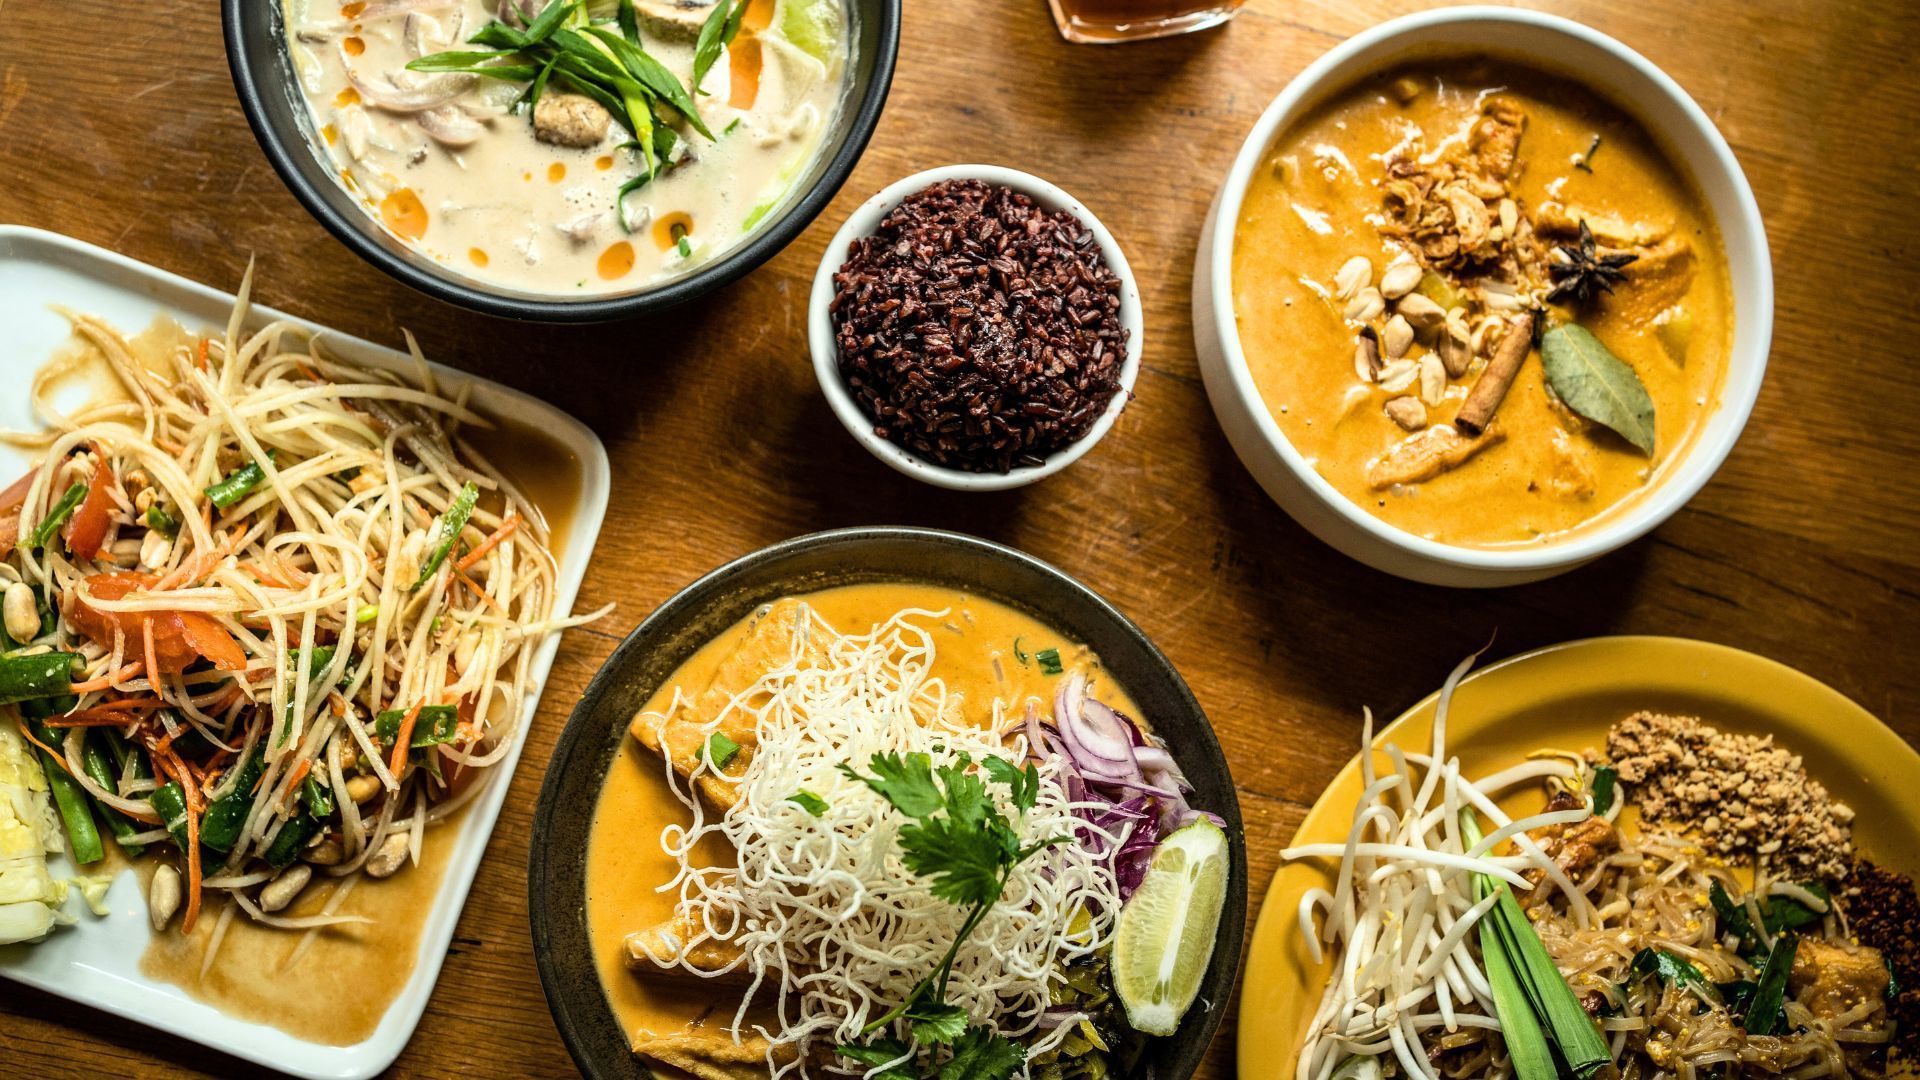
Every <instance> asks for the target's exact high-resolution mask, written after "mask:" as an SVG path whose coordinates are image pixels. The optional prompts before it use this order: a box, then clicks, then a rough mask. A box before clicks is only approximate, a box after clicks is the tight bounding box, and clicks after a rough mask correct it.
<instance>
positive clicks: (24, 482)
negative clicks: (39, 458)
mask: <svg viewBox="0 0 1920 1080" xmlns="http://www.w3.org/2000/svg"><path fill="white" fill-rule="evenodd" d="M39 473H40V470H39V469H28V470H27V475H25V476H23V477H21V478H20V479H18V480H15V481H14V482H13V483H12V484H11V485H10V486H8V488H7V490H5V491H0V559H4V558H7V557H8V556H10V555H12V554H13V548H14V545H15V544H18V543H19V542H20V507H21V506H22V505H24V504H25V503H26V501H27V489H28V488H30V487H32V486H33V478H34V477H35V476H37V475H39Z"/></svg>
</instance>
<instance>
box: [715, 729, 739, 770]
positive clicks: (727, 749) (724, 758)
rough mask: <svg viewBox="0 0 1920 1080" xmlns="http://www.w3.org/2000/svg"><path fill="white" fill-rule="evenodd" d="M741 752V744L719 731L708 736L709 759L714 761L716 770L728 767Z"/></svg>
mask: <svg viewBox="0 0 1920 1080" xmlns="http://www.w3.org/2000/svg"><path fill="white" fill-rule="evenodd" d="M739 753H740V744H739V743H737V742H734V741H733V740H732V739H729V738H727V737H726V736H725V735H722V734H720V733H719V732H717V731H716V732H714V733H713V734H711V735H709V736H707V760H708V761H710V762H712V763H713V768H714V771H715V772H718V771H719V770H721V769H724V768H726V767H727V764H728V763H729V762H731V761H732V760H733V759H734V757H735V756H737V755H738V754H739Z"/></svg>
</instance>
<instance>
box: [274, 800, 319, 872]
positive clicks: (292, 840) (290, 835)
mask: <svg viewBox="0 0 1920 1080" xmlns="http://www.w3.org/2000/svg"><path fill="white" fill-rule="evenodd" d="M319 831H320V823H319V822H317V821H315V820H313V817H312V816H311V815H309V814H305V813H302V814H301V815H300V816H299V817H296V818H292V819H290V820H288V822H287V823H286V824H285V825H282V826H280V832H279V834H278V835H277V836H275V837H274V838H273V843H272V844H271V845H269V846H268V848H267V865H268V866H271V867H273V868H274V869H275V870H279V869H281V868H283V867H285V866H287V865H288V864H290V863H292V862H293V860H294V859H296V858H298V857H299V855H300V849H301V848H303V847H306V846H307V841H308V840H311V839H313V834H314V833H317V832H319Z"/></svg>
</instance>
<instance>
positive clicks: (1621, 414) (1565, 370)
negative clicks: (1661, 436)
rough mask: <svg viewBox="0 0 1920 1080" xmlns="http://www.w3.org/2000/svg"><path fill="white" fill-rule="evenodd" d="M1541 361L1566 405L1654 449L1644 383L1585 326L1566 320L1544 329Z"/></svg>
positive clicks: (1649, 451)
mask: <svg viewBox="0 0 1920 1080" xmlns="http://www.w3.org/2000/svg"><path fill="white" fill-rule="evenodd" d="M1540 361H1541V364H1542V366H1543V367H1544V368H1545V369H1546V373H1547V385H1548V386H1550V387H1552V388H1553V392H1554V394H1556V395H1557V396H1558V397H1559V398H1560V400H1561V401H1562V402H1565V403H1566V406H1567V408H1569V409H1572V410H1573V411H1574V412H1575V413H1578V414H1579V415H1580V416H1582V417H1585V418H1586V419H1588V420H1591V421H1593V422H1594V423H1596V424H1600V425H1601V426H1603V427H1606V428H1610V429H1612V431H1613V432H1614V433H1615V434H1617V435H1619V436H1620V437H1621V438H1623V439H1625V440H1627V441H1628V442H1630V443H1632V444H1633V445H1635V446H1637V447H1639V448H1640V452H1641V453H1643V454H1646V455H1648V456H1649V457H1651V456H1652V455H1653V399H1652V398H1650V397H1648V396H1647V388H1646V385H1645V384H1643V383H1642V382H1641V381H1640V376H1638V375H1635V374H1634V373H1633V369H1632V368H1630V367H1628V366H1627V365H1626V364H1625V363H1623V362H1622V361H1621V360H1620V358H1619V357H1617V356H1615V355H1613V353H1612V352H1610V351H1608V349H1607V347H1606V346H1605V345H1603V344H1601V342H1600V339H1599V338H1597V337H1594V336H1593V334H1592V333H1591V332H1590V331H1588V330H1587V328H1586V327H1584V326H1580V325H1578V324H1577V323H1566V324H1563V325H1561V326H1556V327H1554V328H1553V329H1551V330H1549V331H1547V332H1546V334H1545V336H1543V337H1542V338H1541V339H1540Z"/></svg>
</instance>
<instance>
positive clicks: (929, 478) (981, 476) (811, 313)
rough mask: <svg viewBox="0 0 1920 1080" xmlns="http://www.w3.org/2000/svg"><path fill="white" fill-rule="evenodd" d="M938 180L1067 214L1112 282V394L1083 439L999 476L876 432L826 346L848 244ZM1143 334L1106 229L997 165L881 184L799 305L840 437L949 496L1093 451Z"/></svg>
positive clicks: (1128, 390)
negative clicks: (1116, 306) (1121, 350)
mask: <svg viewBox="0 0 1920 1080" xmlns="http://www.w3.org/2000/svg"><path fill="white" fill-rule="evenodd" d="M943 180H981V181H984V182H986V183H989V184H997V185H1000V186H1002V187H1008V188H1012V189H1013V190H1014V191H1017V192H1019V193H1021V194H1022V195H1025V196H1027V197H1029V198H1031V199H1032V200H1033V201H1034V202H1035V203H1037V204H1038V205H1039V206H1040V207H1042V208H1043V209H1046V210H1049V211H1052V210H1065V211H1067V212H1068V213H1071V214H1072V215H1073V216H1075V217H1077V218H1079V219H1080V220H1081V221H1083V222H1085V223H1086V226H1087V228H1088V230H1089V231H1091V232H1092V233H1093V237H1094V242H1095V243H1096V244H1098V245H1099V247H1100V254H1101V256H1102V257H1104V258H1105V259H1106V260H1107V265H1108V266H1109V267H1111V268H1112V270H1113V273H1114V276H1115V277H1118V278H1119V279H1120V326H1121V328H1123V329H1124V330H1126V332H1127V355H1126V359H1125V361H1124V362H1122V363H1121V365H1120V389H1119V390H1118V391H1116V392H1115V393H1114V395H1113V400H1112V401H1109V402H1108V403H1107V409H1106V411H1105V412H1103V413H1101V414H1100V418H1099V419H1098V420H1095V421H1094V422H1093V426H1092V427H1091V428H1088V429H1087V433H1086V434H1085V435H1083V436H1081V437H1080V438H1079V439H1077V440H1075V441H1074V442H1073V443H1072V444H1070V445H1069V446H1067V447H1066V449H1064V450H1060V451H1057V452H1055V453H1053V454H1051V455H1049V456H1048V457H1047V459H1046V460H1045V461H1042V462H1041V463H1040V464H1038V465H1022V466H1019V467H1016V468H1014V469H1013V470H1012V471H1010V472H1006V473H975V472H967V471H965V470H963V469H950V468H947V467H946V466H944V465H937V464H935V463H934V462H931V461H928V460H927V459H926V458H923V457H921V456H919V455H918V454H915V453H913V452H912V451H910V450H908V449H906V448H905V447H903V446H900V445H899V444H897V443H895V442H892V441H891V440H889V439H887V438H885V437H884V436H881V435H879V434H876V433H875V432H874V430H873V420H872V419H871V418H869V417H868V416H867V414H866V413H865V412H864V411H863V410H862V409H861V408H860V404H859V403H858V402H856V401H855V400H854V399H853V394H852V393H850V392H849V391H848V390H847V384H846V383H845V381H843V380H842V379H841V377H840V351H839V349H838V347H836V346H835V344H834V339H833V317H832V315H831V314H830V313H829V311H828V308H829V307H830V306H831V305H832V304H833V295H834V287H833V275H834V274H836V273H838V272H839V270H840V267H841V265H842V264H844V263H845V262H846V261H847V248H848V247H849V246H850V245H852V243H853V242H854V241H855V240H858V239H862V238H864V237H868V236H872V235H873V233H874V231H875V230H876V229H877V228H879V226H880V219H881V218H883V217H885V216H887V214H888V212H890V211H891V210H892V209H893V208H894V207H896V206H899V205H900V204H901V203H902V202H904V201H906V198H907V196H909V195H912V194H913V193H915V192H917V191H919V190H920V189H922V188H924V187H927V186H928V185H931V184H937V183H940V182H941V181H943ZM1145 330H1146V325H1145V319H1144V318H1143V317H1142V315H1141V312H1140V286H1139V283H1138V282H1136V281H1135V280H1134V278H1133V270H1132V268H1130V267H1129V266H1128V265H1127V257H1126V255H1124V254H1122V253H1121V251H1120V245H1119V243H1118V242H1116V241H1115V240H1114V238H1113V234H1112V233H1110V232H1108V231H1107V227H1106V226H1105V225H1102V224H1100V219H1099V218H1097V217H1094V216H1093V211H1091V210H1088V209H1087V208H1086V206H1085V205H1084V204H1082V203H1081V202H1080V200H1078V199H1076V198H1074V197H1073V196H1071V195H1069V194H1067V193H1066V192H1064V191H1062V190H1060V189H1059V188H1057V187H1055V186H1054V185H1052V184H1050V183H1048V182H1047V181H1045V180H1042V179H1040V178H1039V177H1037V176H1032V175H1029V174H1027V173H1023V172H1021V171H1019V170H1018V169H1008V168H1005V167H1003V166H999V165H945V166H942V167H940V168H938V169H928V170H927V171H925V172H918V173H914V174H913V175H912V176H909V177H906V178H905V179H903V180H899V181H897V182H895V183H893V184H890V185H888V186H887V187H886V188H885V189H883V190H882V191H881V192H880V193H879V194H878V195H875V196H874V197H873V198H871V199H868V200H867V201H866V202H864V203H862V204H860V208H859V209H857V210H855V211H854V212H853V213H852V214H850V215H848V217H847V221H846V224H844V225H842V226H840V231H839V232H838V233H835V234H834V237H833V242H832V243H830V244H828V245H827V253H826V255H824V256H823V257H822V258H821V259H820V269H819V271H818V272H817V273H815V274H814V275H813V294H812V296H811V297H810V298H809V300H808V304H807V342H808V344H809V345H810V346H811V348H812V350H813V373H814V375H815V376H817V377H818V378H819V380H820V390H821V392H822V393H824V394H826V395H827V403H828V404H829V405H831V406H833V414H834V415H835V416H837V417H839V418H840V423H841V424H842V425H843V426H844V427H845V428H846V429H847V432H848V433H849V434H851V435H852V436H853V437H854V438H855V439H857V440H859V442H860V445H862V446H864V447H866V448H867V450H868V451H869V452H871V453H872V454H873V456H874V457H877V458H879V459H880V460H881V461H884V462H886V463H887V464H888V465H891V466H893V467H894V468H895V469H897V470H899V471H900V472H903V473H905V474H907V475H908V476H911V477H913V478H914V479H916V480H924V481H926V482H927V483H929V484H934V485H936V486H938V487H943V488H951V489H952V490H955V491H1004V490H1006V489H1008V488H1017V487H1022V486H1024V485H1027V484H1031V483H1033V482H1035V481H1036V480H1044V479H1046V478H1047V477H1049V476H1052V475H1053V474H1054V473H1057V472H1059V471H1060V470H1061V469H1064V468H1066V467H1067V466H1069V465H1071V464H1073V463H1074V462H1076V461H1078V460H1080V456H1081V455H1082V454H1085V453H1086V452H1087V451H1089V450H1091V449H1093V444H1094V443H1097V442H1099V441H1100V439H1101V437H1102V436H1104V435H1105V434H1106V433H1107V431H1108V429H1109V428H1111V427H1113V422H1114V420H1115V419H1117V418H1118V417H1119V415H1120V410H1122V409H1124V408H1126V407H1127V402H1128V401H1129V400H1131V399H1132V397H1133V384H1134V380H1135V379H1136V378H1137V377H1138V376H1139V374H1140V340H1141V336H1142V335H1143V334H1144V333H1145Z"/></svg>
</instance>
